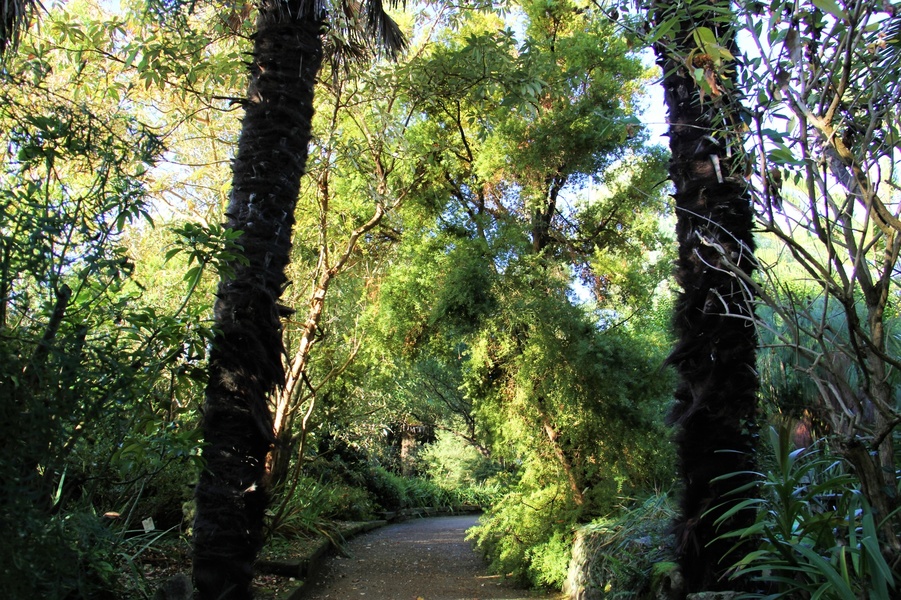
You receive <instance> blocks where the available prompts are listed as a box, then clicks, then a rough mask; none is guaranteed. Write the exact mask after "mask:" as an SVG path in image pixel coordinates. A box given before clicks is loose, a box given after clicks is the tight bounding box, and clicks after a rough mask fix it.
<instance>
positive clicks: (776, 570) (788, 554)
mask: <svg viewBox="0 0 901 600" xmlns="http://www.w3.org/2000/svg"><path fill="white" fill-rule="evenodd" d="M769 441H770V446H771V448H772V450H773V457H772V458H773V464H772V466H771V467H770V468H769V469H768V471H767V473H766V474H765V475H761V479H762V482H761V487H762V489H761V494H760V498H757V499H749V500H746V501H745V502H743V503H742V504H741V505H739V506H737V507H735V508H734V509H733V511H734V510H754V509H756V510H757V519H756V522H755V523H754V524H753V525H752V526H751V527H748V528H746V529H742V530H738V531H732V532H729V533H727V534H725V535H724V537H726V538H729V539H735V540H737V541H738V542H739V543H741V542H742V541H744V540H747V539H759V540H760V543H759V547H757V548H756V549H755V550H754V551H752V552H749V553H748V554H747V555H746V556H745V557H744V558H743V559H742V560H741V561H739V562H738V564H736V565H735V566H734V576H735V577H748V578H750V579H752V580H754V581H757V582H759V584H760V587H761V590H762V591H761V592H760V593H753V594H747V595H746V596H745V597H746V598H763V597H771V595H772V594H773V593H775V594H776V595H778V596H779V597H788V598H808V597H811V598H840V599H842V600H854V599H856V598H871V599H873V600H882V599H885V600H888V599H889V598H896V597H897V593H898V589H897V584H896V580H897V575H898V574H897V573H894V572H893V571H892V569H891V567H890V566H889V565H888V563H887V562H886V560H885V558H883V556H882V554H881V553H880V547H879V538H878V534H877V522H876V517H875V515H874V514H873V511H872V509H871V508H870V506H869V504H868V503H867V501H866V500H865V498H864V497H863V495H862V494H861V493H860V490H859V486H858V482H857V481H856V480H855V479H854V478H853V477H852V476H851V475H850V474H849V473H848V472H846V471H845V468H844V465H843V462H842V461H841V460H840V459H838V458H836V457H834V456H832V455H831V454H830V453H829V451H828V448H827V447H826V445H825V444H824V443H823V442H822V441H820V442H818V443H817V444H814V446H813V447H812V448H800V449H793V447H792V443H791V435H790V433H789V431H788V430H786V429H783V430H781V431H777V430H776V429H770V430H769ZM730 512H731V511H730ZM728 518H729V513H727V514H725V515H723V517H722V519H728Z"/></svg>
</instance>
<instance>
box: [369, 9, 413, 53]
mask: <svg viewBox="0 0 901 600" xmlns="http://www.w3.org/2000/svg"><path fill="white" fill-rule="evenodd" d="M391 4H392V6H398V5H399V3H398V2H396V1H393V2H392V3H391ZM365 9H366V31H367V33H369V34H370V35H372V36H374V37H375V40H376V43H377V46H378V48H380V49H383V50H385V51H386V52H387V53H388V55H389V56H391V58H397V55H398V54H399V53H400V52H402V51H403V50H404V48H406V47H407V38H406V36H404V34H403V32H402V31H401V30H400V27H398V25H397V23H396V22H395V21H394V19H392V18H391V17H390V16H388V13H387V12H385V6H384V4H383V3H382V0H366V3H365Z"/></svg>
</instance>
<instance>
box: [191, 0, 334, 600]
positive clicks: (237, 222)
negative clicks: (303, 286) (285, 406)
mask: <svg viewBox="0 0 901 600" xmlns="http://www.w3.org/2000/svg"><path fill="white" fill-rule="evenodd" d="M308 4H312V3H308ZM298 8H299V3H297V2H294V1H292V2H289V3H286V2H279V1H275V0H273V1H270V2H263V3H261V5H260V8H259V16H258V18H257V33H256V35H255V37H254V49H253V60H252V62H251V65H250V84H249V87H248V92H247V100H246V106H245V115H244V120H243V124H242V129H241V135H240V138H239V143H238V153H237V156H236V158H235V161H234V164H233V181H232V185H233V189H232V195H231V200H230V203H229V206H228V210H227V212H226V217H227V226H228V227H230V228H232V229H236V230H241V231H243V232H244V233H243V234H242V235H241V237H240V239H239V243H240V244H241V245H242V246H243V248H244V256H245V257H246V259H247V260H248V261H249V264H247V265H242V264H234V265H232V267H233V268H234V270H235V274H234V277H232V278H231V279H227V280H225V279H224V280H223V281H221V282H220V284H219V289H218V291H217V295H216V297H217V300H216V305H215V323H216V328H217V335H216V337H215V339H214V341H213V349H212V351H211V353H210V366H209V382H208V384H207V389H206V401H205V404H204V410H203V420H202V424H201V427H202V429H203V434H204V439H205V444H206V445H205V446H204V450H203V458H204V461H205V463H206V468H205V470H204V471H203V473H202V474H201V476H200V480H199V482H198V485H197V489H196V492H195V497H196V500H197V515H196V520H195V523H194V581H195V585H196V586H197V589H198V591H199V593H200V598H202V599H214V598H215V599H225V600H231V599H244V598H250V597H251V591H250V585H251V580H252V566H253V562H254V560H255V558H256V555H257V553H258V552H259V549H260V547H261V545H262V541H263V535H262V530H263V517H264V511H265V508H266V504H267V497H266V492H265V489H264V477H265V461H266V454H267V452H268V451H269V449H270V447H271V445H272V443H273V441H274V436H273V429H272V415H271V412H270V408H269V395H270V394H272V393H273V392H274V391H275V390H276V389H277V388H279V387H281V386H282V385H284V378H285V372H284V366H283V362H282V357H283V354H284V346H283V342H282V326H281V317H282V316H284V315H285V314H286V313H287V312H288V311H287V309H285V308H284V307H282V306H280V305H279V303H278V301H279V298H280V296H281V293H282V290H283V288H284V286H285V285H286V283H287V280H286V277H285V273H284V270H285V266H286V265H287V264H288V260H289V255H290V249H291V232H292V226H293V225H294V210H295V207H296V205H297V195H298V191H299V187H300V178H301V176H302V175H303V174H304V172H305V169H306V160H307V146H308V144H309V141H310V138H311V135H312V129H311V120H312V117H313V88H314V85H315V81H316V75H317V73H318V71H319V67H320V64H321V60H322V40H321V37H320V34H321V29H322V23H321V21H320V20H318V19H317V18H314V17H312V16H310V15H309V14H307V15H306V16H304V15H303V14H300V13H299V11H298V10H297V9H298Z"/></svg>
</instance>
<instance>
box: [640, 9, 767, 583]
mask: <svg viewBox="0 0 901 600" xmlns="http://www.w3.org/2000/svg"><path fill="white" fill-rule="evenodd" d="M661 7H664V8H665V6H664V5H663V3H661V4H658V10H659V9H660V8H661ZM696 16H697V15H696ZM699 24H703V23H700V22H693V23H686V24H685V25H684V27H683V29H682V31H681V32H680V33H676V34H674V35H675V36H676V39H680V38H679V36H684V38H685V39H691V31H692V29H693V28H695V27H697V26H698V25H699ZM711 27H712V28H713V26H711ZM714 30H715V29H714ZM692 49H693V48H688V47H684V46H680V43H678V42H676V43H673V44H672V45H670V46H669V47H664V46H663V45H662V44H660V45H658V46H657V47H656V51H657V56H658V63H659V64H660V66H661V68H662V69H663V73H664V80H663V86H664V92H665V100H666V105H667V108H668V112H669V123H670V128H669V138H670V150H671V152H672V158H671V161H670V166H669V173H670V178H671V179H672V181H673V183H674V184H675V189H676V192H675V195H674V197H675V201H676V214H677V219H678V220H677V225H676V234H677V237H678V242H679V258H678V262H677V268H676V278H677V281H678V283H679V284H680V286H681V287H682V292H681V293H680V295H679V298H678V301H677V305H676V315H675V330H676V334H677V336H678V342H677V344H676V347H675V348H674V350H673V352H672V354H671V355H670V357H669V363H670V364H672V365H674V366H675V367H676V369H677V371H678V374H679V384H678V387H677V390H676V394H675V400H676V402H675V406H674V408H673V410H672V413H671V415H670V418H671V420H672V422H673V423H674V424H676V425H677V427H678V432H677V434H676V444H677V451H678V455H679V463H680V475H681V479H682V482H683V489H682V499H681V514H680V516H679V517H678V518H677V522H676V523H675V532H676V543H677V553H678V558H679V563H680V565H681V568H682V571H683V576H684V578H685V584H686V591H687V592H697V591H704V590H718V589H720V590H721V589H730V588H733V589H734V587H735V582H729V581H725V580H724V575H725V573H726V571H727V569H728V567H729V566H731V565H732V564H733V563H734V562H735V561H736V560H737V559H738V558H740V557H741V556H742V555H743V549H741V548H738V549H736V550H732V551H730V548H731V547H732V545H733V544H734V540H727V541H721V540H720V541H717V537H718V536H719V535H720V534H722V533H724V532H726V531H729V530H732V529H735V528H738V527H744V526H747V525H750V524H751V523H752V522H753V519H754V513H753V510H751V511H741V512H739V513H738V514H736V515H735V516H733V517H731V518H730V519H728V520H727V521H726V522H725V523H723V524H721V525H717V524H716V523H715V522H716V520H717V519H718V518H719V517H720V515H722V514H724V512H725V511H726V510H728V509H729V508H730V507H731V506H734V505H735V504H736V503H737V502H739V501H741V500H742V499H743V496H745V495H746V494H747V493H750V492H745V493H744V494H738V495H729V493H730V492H731V491H733V490H734V489H736V488H738V487H739V486H742V485H746V484H751V483H752V482H753V477H752V476H751V475H750V474H747V475H740V476H734V477H730V478H727V479H723V480H718V481H714V479H716V478H718V477H722V476H725V475H729V474H732V473H738V472H745V473H750V472H751V471H753V465H754V448H755V442H756V428H755V412H756V406H757V394H756V393H757V388H758V377H757V373H756V370H755V360H756V347H757V338H756V331H755V328H754V323H753V318H754V315H753V308H752V300H753V298H752V295H751V293H750V291H749V290H748V289H747V287H746V286H745V285H744V284H743V283H742V281H741V280H740V278H738V277H736V276H735V274H734V273H735V271H736V270H740V271H743V272H744V273H745V274H747V275H750V274H751V272H752V271H753V270H754V257H753V249H754V241H753V237H752V226H753V212H752V209H751V201H750V196H749V193H748V190H747V187H746V183H745V180H744V178H743V177H742V176H741V173H733V172H732V170H733V169H734V166H733V165H732V164H730V163H731V161H730V156H729V153H728V152H727V146H728V145H729V144H731V143H733V141H732V140H730V139H729V138H728V137H724V136H722V135H719V134H718V132H717V131H716V129H719V133H722V131H723V130H724V129H727V128H726V127H724V126H723V123H727V122H728V121H729V118H730V116H731V115H732V114H735V113H734V112H733V110H732V107H731V106H730V105H729V103H728V100H727V99H726V98H725V97H721V98H713V99H711V97H710V96H709V95H708V97H707V100H706V102H705V101H704V100H703V99H702V98H701V96H700V93H699V87H698V84H697V83H696V81H695V80H694V79H693V78H692V77H691V74H689V73H688V72H687V69H686V65H685V63H684V60H683V59H682V58H681V57H684V56H688V55H689V53H690V52H691V50H692ZM714 119H721V120H722V122H721V123H719V127H715V126H714V122H713V120H714ZM718 135H719V137H716V136H718ZM734 143H735V144H736V145H737V144H738V143H739V142H738V141H737V140H736V141H735V142H734ZM736 149H737V148H736ZM739 154H740V153H739Z"/></svg>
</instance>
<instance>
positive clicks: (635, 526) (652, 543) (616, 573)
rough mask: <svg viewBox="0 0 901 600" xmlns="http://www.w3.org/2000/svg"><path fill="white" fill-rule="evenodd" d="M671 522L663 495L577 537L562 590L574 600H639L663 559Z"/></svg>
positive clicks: (600, 521)
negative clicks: (586, 596) (595, 599)
mask: <svg viewBox="0 0 901 600" xmlns="http://www.w3.org/2000/svg"><path fill="white" fill-rule="evenodd" d="M674 516H675V511H674V509H673V507H672V506H671V503H670V500H669V498H668V497H667V495H666V494H656V495H653V496H651V497H649V498H648V499H647V500H645V501H644V502H641V503H638V504H636V505H634V506H632V507H630V508H627V509H625V510H623V511H621V512H620V513H618V514H615V515H611V516H610V517H605V518H603V519H597V520H595V521H592V522H591V523H589V524H588V525H585V526H583V527H581V528H580V529H579V530H578V531H577V532H576V542H575V546H574V548H573V559H572V562H571V563H570V568H569V576H568V577H567V581H566V586H565V589H566V590H567V591H569V593H570V594H572V595H573V596H574V597H580V598H581V597H582V596H581V593H582V591H583V590H592V591H593V592H594V593H595V594H596V595H598V596H599V597H601V598H639V597H642V595H643V594H646V593H647V592H649V591H650V589H651V584H652V578H653V576H652V574H653V570H654V565H655V563H657V562H659V561H660V560H661V559H663V558H664V555H665V554H666V550H665V546H666V537H667V531H668V530H669V528H670V525H671V523H672V521H673V518H674Z"/></svg>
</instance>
